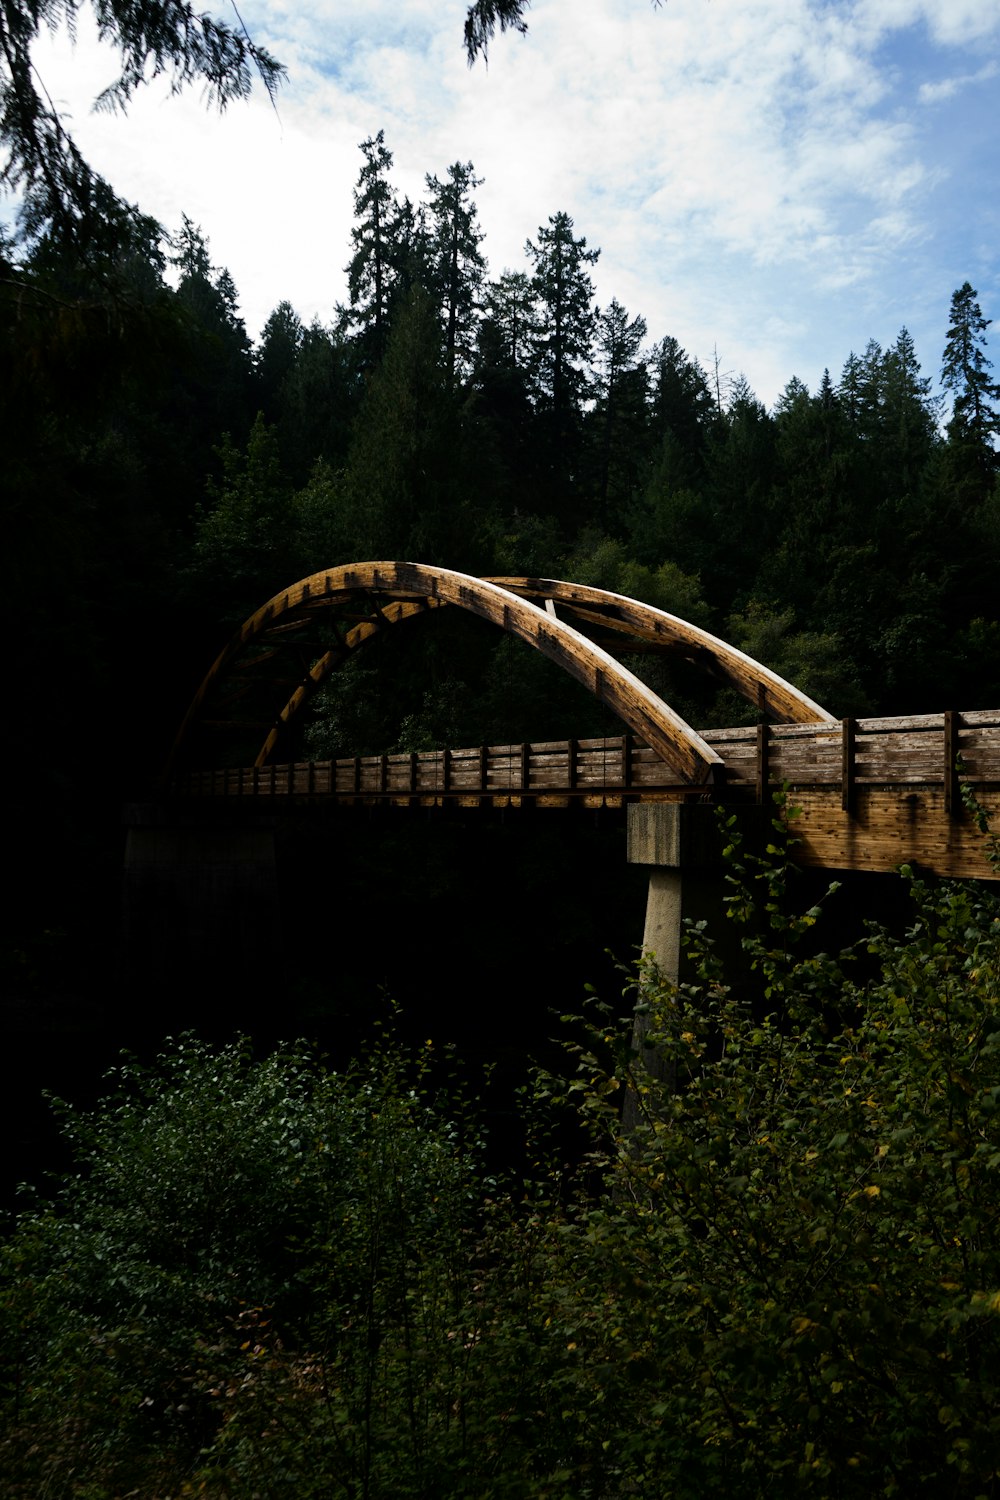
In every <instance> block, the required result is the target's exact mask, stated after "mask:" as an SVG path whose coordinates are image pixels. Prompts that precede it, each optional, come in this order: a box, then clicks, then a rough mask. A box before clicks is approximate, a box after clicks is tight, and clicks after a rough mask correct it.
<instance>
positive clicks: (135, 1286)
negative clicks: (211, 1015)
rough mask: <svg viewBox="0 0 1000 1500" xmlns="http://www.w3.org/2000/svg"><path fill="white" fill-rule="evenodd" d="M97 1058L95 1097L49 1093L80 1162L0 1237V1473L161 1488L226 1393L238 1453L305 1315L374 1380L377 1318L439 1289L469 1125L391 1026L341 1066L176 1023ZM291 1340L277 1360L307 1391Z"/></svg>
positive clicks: (75, 1491) (37, 1483)
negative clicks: (134, 1060) (172, 1029)
mask: <svg viewBox="0 0 1000 1500" xmlns="http://www.w3.org/2000/svg"><path fill="white" fill-rule="evenodd" d="M113 1081H114V1083H115V1084H116V1092H115V1093H114V1094H113V1095H112V1096H111V1097H110V1098H109V1099H108V1100H107V1101H106V1102H105V1103H104V1104H103V1105H102V1106H101V1107H100V1109H99V1110H98V1111H97V1112H96V1113H94V1114H93V1115H90V1116H83V1117H78V1116H75V1115H74V1114H73V1113H72V1112H71V1111H68V1110H64V1111H63V1113H64V1129H65V1134H66V1136H67V1138H68V1140H69V1142H70V1143H71V1145H72V1146H73V1148H74V1150H75V1153H76V1157H77V1160H78V1162H79V1164H80V1175H79V1176H76V1177H72V1178H69V1179H68V1180H67V1181H66V1182H65V1183H64V1184H63V1187H62V1189H61V1191H60V1193H59V1196H58V1197H57V1198H56V1200H55V1201H54V1203H53V1204H52V1205H51V1207H47V1208H39V1209H36V1210H34V1211H32V1212H28V1213H26V1214H25V1215H23V1216H22V1218H21V1220H20V1222H19V1225H18V1227H17V1230H16V1232H15V1233H14V1235H13V1237H12V1239H11V1240H10V1242H9V1244H8V1245H7V1246H6V1248H5V1250H4V1254H3V1264H2V1269H3V1286H4V1298H3V1322H4V1345H5V1349H6V1351H7V1360H6V1363H5V1367H4V1389H3V1395H4V1398H5V1406H6V1412H5V1415H6V1418H7V1426H6V1438H5V1440H4V1444H3V1457H4V1467H5V1470H6V1471H7V1472H8V1475H9V1474H10V1473H11V1472H13V1473H14V1474H15V1475H16V1476H17V1478H16V1481H15V1482H16V1484H17V1487H16V1488H13V1489H8V1490H7V1493H8V1494H11V1495H12V1496H13V1495H18V1496H20V1495H25V1496H27V1495H31V1496H41V1495H45V1496H62V1495H67V1496H69V1495H73V1496H78V1495H87V1496H91V1495H93V1496H95V1497H96V1496H97V1495H101V1494H105V1493H115V1494H120V1493H124V1492H125V1491H126V1490H129V1491H132V1490H133V1487H134V1488H135V1489H136V1490H138V1491H140V1492H141V1493H144V1494H154V1493H157V1494H159V1493H166V1492H169V1493H177V1486H178V1485H179V1483H180V1480H181V1478H182V1477H183V1476H184V1475H185V1474H187V1473H189V1472H190V1470H191V1468H192V1466H194V1464H195V1462H196V1460H197V1456H198V1453H199V1449H200V1448H201V1447H202V1446H203V1444H204V1443H205V1442H206V1440H209V1439H211V1437H212V1434H213V1433H214V1432H216V1431H217V1429H219V1426H220V1422H221V1425H222V1428H223V1430H224V1431H225V1433H226V1443H225V1449H226V1454H227V1455H231V1454H232V1450H233V1449H234V1448H236V1447H237V1446H238V1444H237V1441H236V1432H237V1430H238V1428H239V1424H237V1425H236V1426H234V1425H233V1423H234V1421H235V1417H236V1415H237V1414H238V1415H239V1417H240V1421H241V1422H243V1421H244V1413H246V1416H245V1424H246V1425H248V1426H249V1429H250V1431H249V1433H248V1434H247V1445H248V1447H247V1453H246V1455H245V1460H246V1462H247V1463H249V1462H251V1461H252V1460H253V1458H254V1454H255V1452H256V1443H255V1441H254V1435H253V1424H254V1421H255V1420H256V1417H255V1412H256V1409H257V1408H258V1407H259V1405H260V1402H259V1400H258V1397H259V1395H260V1394H261V1388H262V1387H263V1389H264V1390H265V1391H266V1390H268V1389H269V1381H270V1379H271V1375H272V1373H273V1372H271V1371H268V1373H267V1378H266V1379H264V1380H262V1381H258V1379H257V1377H256V1373H255V1372H256V1370H257V1369H258V1368H261V1369H266V1367H267V1359H265V1357H264V1355H265V1348H266V1352H267V1354H268V1355H270V1353H271V1352H272V1351H274V1357H275V1360H276V1361H277V1362H278V1364H279V1365H280V1364H281V1363H282V1361H283V1360H284V1359H285V1354H284V1351H285V1349H286V1348H296V1347H298V1346H299V1345H298V1341H299V1339H300V1338H302V1337H303V1336H304V1335H305V1333H306V1332H307V1331H308V1333H309V1335H310V1336H311V1337H312V1338H313V1339H314V1340H316V1341H318V1343H317V1345H316V1346H314V1347H318V1349H319V1351H320V1352H318V1353H315V1354H313V1355H311V1356H310V1359H311V1360H313V1361H315V1360H319V1361H320V1362H321V1363H322V1362H324V1361H327V1360H328V1361H329V1362H330V1369H331V1370H332V1369H333V1368H334V1367H336V1366H338V1365H340V1364H343V1365H344V1367H345V1370H344V1374H343V1376H342V1377H338V1378H341V1379H342V1384H343V1391H344V1395H343V1399H344V1400H345V1401H347V1402H352V1401H353V1402H356V1403H359V1404H361V1405H363V1404H364V1402H365V1399H366V1393H367V1398H368V1400H369V1403H370V1401H371V1399H372V1391H371V1387H370V1381H371V1379H372V1378H374V1372H375V1365H376V1364H377V1363H378V1361H379V1360H380V1359H381V1355H380V1353H379V1351H380V1349H381V1346H382V1334H383V1325H384V1328H385V1331H386V1332H387V1333H388V1332H389V1330H395V1329H396V1326H397V1324H398V1321H399V1319H400V1317H401V1316H402V1317H404V1320H405V1317H407V1316H409V1313H410V1312H411V1311H412V1312H414V1313H416V1311H417V1309H416V1307H415V1305H414V1304H413V1302H412V1298H413V1297H414V1296H415V1292H414V1286H415V1285H418V1284H419V1285H426V1289H427V1293H428V1295H431V1292H432V1291H433V1293H434V1295H438V1294H440V1296H441V1297H442V1298H444V1299H447V1297H448V1295H449V1286H450V1281H449V1277H448V1275H447V1274H443V1273H447V1272H448V1267H447V1266H446V1265H445V1264H444V1263H443V1262H442V1253H443V1247H444V1245H445V1244H447V1247H448V1251H449V1253H450V1254H452V1255H455V1254H459V1253H461V1252H462V1248H463V1240H462V1236H463V1232H464V1231H463V1222H464V1215H465V1214H466V1208H467V1204H468V1202H469V1200H470V1198H471V1196H472V1192H473V1188H472V1184H473V1183H474V1182H476V1181H477V1179H478V1177H479V1174H478V1172H477V1170H476V1167H475V1165H474V1162H473V1155H474V1152H475V1145H474V1142H473V1143H472V1144H468V1145H466V1146H461V1145H460V1143H459V1139H458V1134H457V1130H456V1128H455V1127H453V1126H449V1125H448V1124H447V1123H446V1122H444V1121H443V1120H442V1119H441V1118H440V1117H439V1116H438V1115H437V1113H436V1111H435V1110H434V1108H433V1107H432V1106H431V1105H430V1104H429V1103H428V1102H426V1100H425V1099H423V1098H422V1097H421V1095H420V1094H419V1093H418V1092H417V1090H416V1088H415V1087H414V1086H413V1084H412V1083H411V1082H410V1081H409V1080H408V1079H407V1077H406V1076H405V1074H404V1071H403V1069H402V1067H401V1066H400V1065H399V1064H398V1063H397V1061H396V1060H395V1059H394V1057H393V1056H392V1054H391V1051H390V1050H389V1049H387V1048H380V1047H378V1046H376V1048H375V1050H374V1052H373V1055H372V1057H371V1059H370V1061H369V1064H368V1066H367V1067H366V1069H365V1072H364V1075H363V1076H362V1075H361V1074H360V1073H350V1072H349V1073H348V1074H346V1075H343V1076H338V1075H336V1074H329V1073H326V1072H324V1071H323V1070H322V1069H320V1068H318V1067H317V1066H316V1065H315V1064H314V1063H313V1062H312V1061H311V1060H310V1059H309V1057H308V1055H307V1054H306V1053H305V1052H303V1051H302V1050H301V1049H299V1050H293V1051H290V1052H288V1053H284V1054H279V1055H276V1056H274V1057H272V1058H269V1059H267V1060H266V1061H264V1062H259V1063H255V1062H253V1061H252V1059H251V1057H250V1054H249V1052H248V1050H247V1048H246V1046H245V1045H244V1044H242V1043H238V1044H233V1045H231V1046H229V1047H226V1048H223V1049H222V1050H221V1051H218V1052H215V1051H212V1050H211V1049H210V1048H208V1047H206V1046H204V1045H202V1044H201V1043H198V1042H196V1041H194V1040H192V1039H190V1038H187V1039H182V1040H181V1041H180V1042H179V1043H177V1044H176V1045H175V1046H174V1048H173V1050H172V1051H171V1052H170V1053H168V1054H166V1055H165V1056H164V1057H162V1058H161V1059H160V1061H159V1063H158V1064H157V1066H156V1067H155V1068H154V1069H153V1070H150V1071H147V1070H144V1069H143V1068H140V1067H138V1066H137V1065H135V1064H126V1065H125V1066H123V1067H122V1068H121V1069H119V1070H118V1073H117V1075H116V1076H114V1077H113ZM411 1278H412V1283H411ZM451 1315H452V1314H451V1313H449V1316H451ZM275 1319H277V1320H278V1321H277V1322H276V1321H275ZM279 1328H280V1334H281V1342H276V1341H277V1339H278V1333H277V1330H278V1329H279ZM265 1330H267V1331H265ZM308 1363H309V1362H308V1361H306V1360H304V1359H301V1358H297V1359H296V1360H295V1361H294V1382H295V1383H296V1385H297V1387H298V1388H300V1389H308V1391H309V1392H310V1395H311V1396H313V1397H315V1396H316V1395H318V1388H317V1386H316V1384H315V1383H314V1382H313V1381H312V1380H311V1377H310V1376H309V1374H308V1372H307V1371H306V1368H305V1367H306V1365H307V1364H308ZM311 1368H312V1370H313V1371H315V1368H316V1367H315V1364H313V1365H312V1366H311ZM411 1373H412V1372H411ZM275 1378H276V1377H275ZM237 1397H239V1398H240V1400H239V1401H238V1402H237V1403H236V1406H237V1411H234V1410H233V1403H234V1400H235V1398H237ZM379 1398H380V1399H383V1398H384V1393H383V1392H382V1391H379ZM321 1404H322V1403H321ZM318 1415H320V1414H318V1413H316V1412H312V1413H311V1417H312V1418H313V1419H315V1418H316V1417H317V1416H318ZM370 1416H371V1411H370V1410H369V1411H368V1417H369V1418H370ZM334 1426H335V1427H336V1424H334ZM230 1429H232V1430H231V1431H230ZM240 1430H241V1429H240ZM279 1446H280V1445H279ZM227 1461H228V1459H227ZM367 1461H368V1462H369V1463H370V1462H372V1461H373V1460H372V1459H371V1455H370V1454H369V1456H368V1460H367ZM243 1462H244V1459H243V1458H242V1457H241V1456H240V1453H236V1455H235V1457H232V1463H233V1464H234V1466H235V1470H236V1471H238V1470H239V1469H240V1467H241V1465H242V1464H243ZM268 1462H270V1457H269V1458H268ZM258 1468H259V1462H258ZM256 1482H257V1481H255V1483H256ZM157 1486H159V1487H157ZM170 1486H173V1488H170ZM313 1492H314V1491H313V1490H311V1489H308V1490H307V1489H303V1490H301V1491H299V1493H302V1494H305V1493H313ZM345 1492H350V1493H354V1492H355V1491H354V1489H353V1488H351V1489H350V1490H349V1491H345Z"/></svg>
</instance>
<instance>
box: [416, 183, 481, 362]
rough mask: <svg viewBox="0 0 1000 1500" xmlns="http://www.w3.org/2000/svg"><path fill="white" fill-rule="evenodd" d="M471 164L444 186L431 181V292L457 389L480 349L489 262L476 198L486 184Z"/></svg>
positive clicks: (447, 358) (429, 186)
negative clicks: (458, 375) (457, 379)
mask: <svg viewBox="0 0 1000 1500" xmlns="http://www.w3.org/2000/svg"><path fill="white" fill-rule="evenodd" d="M482 181H483V179H482V178H481V177H477V176H476V175H475V172H474V170H473V166H472V163H471V161H469V162H465V163H462V162H455V163H454V164H453V165H452V166H450V167H449V168H448V176H447V180H446V181H445V182H439V181H438V179H437V178H436V177H432V176H430V175H428V177H427V190H428V192H429V193H430V195H431V196H430V203H429V205H428V208H429V213H430V247H431V276H432V289H433V291H434V293H435V295H436V297H437V298H438V299H439V301H440V304H441V308H442V314H443V318H444V330H445V344H444V347H445V370H446V373H447V377H448V384H449V385H450V386H451V385H454V383H455V374H456V370H464V371H468V370H469V369H470V368H471V364H472V355H473V349H474V345H475V328H476V318H477V316H478V313H479V306H480V299H481V294H482V286H483V281H484V278H485V275H486V259H485V257H484V255H483V253H482V250H481V249H480V245H481V244H482V241H483V233H482V230H481V229H480V228H479V225H478V221H477V218H476V205H475V203H474V202H473V201H472V194H473V193H474V192H475V190H476V188H477V187H479V186H480V185H481V184H482Z"/></svg>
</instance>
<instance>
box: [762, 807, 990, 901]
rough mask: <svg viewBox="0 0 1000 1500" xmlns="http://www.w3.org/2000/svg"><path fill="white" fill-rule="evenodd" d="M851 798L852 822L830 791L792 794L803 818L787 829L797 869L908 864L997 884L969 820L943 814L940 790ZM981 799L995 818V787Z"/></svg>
mask: <svg viewBox="0 0 1000 1500" xmlns="http://www.w3.org/2000/svg"><path fill="white" fill-rule="evenodd" d="M856 798H857V800H856V805H855V812H854V815H853V817H852V816H851V815H849V814H847V813H845V812H844V811H843V809H842V808H841V807H840V798H839V794H838V793H837V792H835V791H823V790H821V789H818V788H807V789H804V790H797V791H796V792H795V793H794V795H793V796H792V798H791V803H792V805H793V806H796V807H799V808H800V809H801V813H802V815H801V817H799V818H797V819H795V820H794V821H793V822H792V825H791V827H792V833H793V836H794V837H795V838H796V839H798V840H799V841H800V842H799V843H797V844H796V846H795V847H794V848H793V850H792V858H793V860H794V861H795V863H796V864H802V865H809V866H821V867H824V868H828V869H841V870H886V871H888V870H894V869H896V868H898V866H899V865H901V864H915V865H919V866H921V867H922V868H924V869H927V870H932V871H933V872H934V873H936V874H938V875H944V876H950V877H953V878H956V879H974V880H996V879H997V878H998V875H997V874H996V873H995V872H994V871H993V870H992V869H991V867H990V864H989V861H988V860H987V858H986V845H985V841H984V839H983V836H982V834H980V832H979V830H978V828H977V827H976V825H975V823H974V822H973V820H972V819H971V818H969V817H962V818H951V817H949V816H948V814H947V813H946V811H945V805H944V788H943V787H941V786H940V785H938V786H937V787H924V788H922V789H921V790H920V791H916V792H909V793H907V792H905V791H903V792H899V791H882V790H880V789H877V788H869V787H858V788H857V793H856ZM980 800H981V801H982V803H983V806H984V807H986V808H987V810H988V811H990V812H991V813H992V814H993V816H994V820H996V819H997V816H998V814H1000V788H998V787H996V786H994V787H993V788H991V789H990V791H989V792H988V793H984V794H983V796H982V797H981V799H980Z"/></svg>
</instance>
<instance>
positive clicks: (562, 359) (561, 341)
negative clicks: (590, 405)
mask: <svg viewBox="0 0 1000 1500" xmlns="http://www.w3.org/2000/svg"><path fill="white" fill-rule="evenodd" d="M525 253H526V254H527V256H528V258H529V260H530V261H531V263H532V265H533V267H534V274H533V276H532V289H533V291H534V294H535V299H536V303H537V306H538V313H539V326H538V332H537V334H536V336H535V366H536V371H537V378H538V384H539V388H540V391H541V393H542V399H543V402H544V403H545V404H546V405H547V406H548V407H549V408H550V410H551V411H552V413H553V415H554V417H555V420H556V427H557V428H562V427H563V426H564V425H565V424H566V423H567V421H568V420H569V419H570V418H571V417H573V416H575V415H576V414H577V413H578V411H579V408H580V405H581V403H582V401H583V399H584V396H585V395H586V394H587V388H588V382H587V374H586V368H587V366H588V364H589V362H590V357H591V348H592V345H593V337H594V310H593V301H594V286H593V282H592V281H591V279H590V276H589V275H588V273H587V269H586V268H587V267H588V266H592V265H595V264H596V262H597V259H598V256H599V255H600V253H601V252H600V250H588V249H587V241H586V240H585V239H583V238H582V237H581V238H580V239H577V238H576V237H575V236H574V234H573V220H572V219H571V218H570V216H569V214H567V213H558V214H553V215H552V217H551V218H550V219H549V223H548V228H545V227H544V226H540V227H539V230H538V243H537V244H533V243H532V241H531V240H528V242H527V244H526V246H525Z"/></svg>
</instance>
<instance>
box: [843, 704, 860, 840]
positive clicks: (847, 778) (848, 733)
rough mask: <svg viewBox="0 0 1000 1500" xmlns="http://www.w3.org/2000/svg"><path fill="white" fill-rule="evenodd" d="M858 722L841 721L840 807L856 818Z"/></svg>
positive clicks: (851, 720)
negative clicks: (855, 744) (856, 739)
mask: <svg viewBox="0 0 1000 1500" xmlns="http://www.w3.org/2000/svg"><path fill="white" fill-rule="evenodd" d="M856 727H857V726H856V722H855V720H854V719H841V721H840V805H841V808H842V809H843V811H844V812H845V813H848V814H849V815H850V816H851V817H853V816H854V804H855V775H856V773H857V766H856V763H855V759H854V741H855V731H856Z"/></svg>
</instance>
